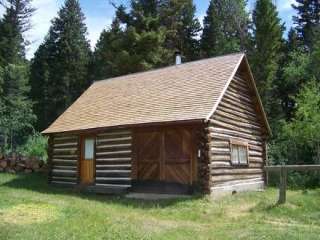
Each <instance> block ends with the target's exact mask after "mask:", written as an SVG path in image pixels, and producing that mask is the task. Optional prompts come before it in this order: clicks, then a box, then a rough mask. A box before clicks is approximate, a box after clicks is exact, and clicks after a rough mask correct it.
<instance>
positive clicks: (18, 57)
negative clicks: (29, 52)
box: [0, 0, 34, 66]
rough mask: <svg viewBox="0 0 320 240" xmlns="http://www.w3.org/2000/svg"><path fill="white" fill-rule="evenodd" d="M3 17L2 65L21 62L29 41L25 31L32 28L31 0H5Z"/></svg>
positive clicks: (0, 32)
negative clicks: (26, 39)
mask: <svg viewBox="0 0 320 240" xmlns="http://www.w3.org/2000/svg"><path fill="white" fill-rule="evenodd" d="M1 4H2V6H4V8H5V13H4V16H3V19H1V20H0V66H5V65H7V64H10V63H11V64H14V63H21V62H23V61H24V60H25V46H26V44H27V42H26V41H25V40H24V38H23V33H24V32H26V31H27V30H29V29H30V17H31V15H32V14H33V12H34V8H32V7H31V0H5V1H3V2H2V3H1Z"/></svg>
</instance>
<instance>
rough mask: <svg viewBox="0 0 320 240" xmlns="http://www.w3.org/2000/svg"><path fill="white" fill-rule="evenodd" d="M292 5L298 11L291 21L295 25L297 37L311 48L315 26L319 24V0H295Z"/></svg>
mask: <svg viewBox="0 0 320 240" xmlns="http://www.w3.org/2000/svg"><path fill="white" fill-rule="evenodd" d="M292 6H293V8H294V9H295V10H296V11H297V12H298V15H297V16H294V17H293V21H294V23H295V24H296V25H297V27H296V28H297V31H298V34H299V37H300V39H301V40H302V41H303V43H304V44H305V45H306V47H307V48H311V47H312V41H313V40H312V39H313V37H314V34H315V32H314V31H315V28H317V27H319V25H320V1H319V0H308V1H306V0H296V4H293V5H292Z"/></svg>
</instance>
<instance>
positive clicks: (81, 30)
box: [31, 0, 91, 127]
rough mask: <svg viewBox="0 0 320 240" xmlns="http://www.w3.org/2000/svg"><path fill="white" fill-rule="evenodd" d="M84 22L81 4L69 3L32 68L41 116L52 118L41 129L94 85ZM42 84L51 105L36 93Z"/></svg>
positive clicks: (66, 2) (75, 0)
mask: <svg viewBox="0 0 320 240" xmlns="http://www.w3.org/2000/svg"><path fill="white" fill-rule="evenodd" d="M84 20H85V17H84V14H83V13H82V11H81V8H80V4H79V1H78V0H66V1H65V4H64V6H63V7H62V8H61V9H60V11H59V12H58V17H56V18H55V19H54V20H53V21H52V26H51V28H50V30H49V33H48V36H47V38H46V40H45V42H44V43H43V46H42V47H41V48H39V49H38V51H37V52H36V53H35V59H33V64H32V69H31V73H32V75H31V81H32V86H33V89H32V93H33V94H32V97H33V99H34V100H35V101H37V109H38V111H43V112H42V113H38V114H40V115H41V116H45V115H46V116H47V118H48V120H46V119H43V120H41V121H43V122H40V123H38V125H39V126H42V127H43V126H45V127H47V126H48V124H49V123H50V122H52V121H53V120H54V119H55V118H56V117H57V116H59V115H60V114H61V113H62V112H63V111H64V110H65V109H66V108H67V107H68V106H69V105H70V104H71V103H72V102H73V101H74V100H75V99H76V98H77V97H79V95H80V94H81V93H82V92H83V91H84V90H85V89H86V88H87V87H88V86H89V84H90V79H89V70H88V69H89V65H90V62H91V50H90V46H89V41H88V40H87V39H86V35H87V28H86V26H85V23H84ZM38 68H39V69H41V71H40V72H38ZM39 81H42V82H41V83H39ZM39 84H40V86H44V87H43V89H41V91H43V93H48V95H47V97H48V99H50V104H49V105H48V106H47V100H46V99H45V98H44V97H42V99H39V95H37V94H36V92H37V90H36V89H35V88H36V87H37V86H39ZM41 109H42V110H41Z"/></svg>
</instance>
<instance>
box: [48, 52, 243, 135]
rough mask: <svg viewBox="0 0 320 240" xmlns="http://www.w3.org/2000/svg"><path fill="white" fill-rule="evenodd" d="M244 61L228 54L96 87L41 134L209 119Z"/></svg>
mask: <svg viewBox="0 0 320 240" xmlns="http://www.w3.org/2000/svg"><path fill="white" fill-rule="evenodd" d="M244 57H245V56H244V54H232V55H226V56H221V57H215V58H210V59H205V60H200V61H195V62H190V63H185V64H181V65H177V66H170V67H166V68H162V69H158V70H152V71H147V72H143V73H136V74H130V75H126V76H121V77H116V78H112V79H107V80H102V81H98V82H95V83H93V84H92V85H91V86H90V87H89V88H88V90H86V91H85V92H84V93H83V94H82V96H80V97H79V98H78V99H77V100H76V101H75V103H73V104H72V105H71V106H70V107H69V108H68V109H67V110H66V111H65V112H64V113H63V114H62V115H61V116H60V117H59V118H58V119H57V120H56V121H55V122H54V123H53V124H52V125H51V126H50V127H49V128H48V129H46V130H45V131H44V132H43V133H57V132H68V131H78V130H85V129H96V128H105V127H113V126H123V125H137V124H147V123H163V122H177V121H188V120H202V119H203V120H205V119H208V118H209V117H210V115H211V114H212V113H213V111H214V109H215V108H216V107H217V105H218V103H219V101H220V100H221V97H222V95H223V93H224V91H225V89H226V88H227V86H228V84H229V83H230V80H231V79H232V78H233V76H234V74H235V73H236V71H237V69H238V67H239V65H240V63H241V62H242V60H243V59H244Z"/></svg>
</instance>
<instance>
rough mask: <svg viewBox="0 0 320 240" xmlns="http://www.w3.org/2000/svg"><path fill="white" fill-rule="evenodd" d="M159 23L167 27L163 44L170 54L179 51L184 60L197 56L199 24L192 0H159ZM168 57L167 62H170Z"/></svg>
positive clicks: (198, 50) (198, 49)
mask: <svg viewBox="0 0 320 240" xmlns="http://www.w3.org/2000/svg"><path fill="white" fill-rule="evenodd" d="M160 2H161V3H160V10H159V11H160V19H161V24H162V25H163V26H164V27H166V29H167V36H166V42H165V46H166V48H167V49H168V50H169V51H170V53H171V56H172V55H173V54H174V53H175V52H177V51H179V52H181V54H182V56H183V60H184V61H191V60H195V59H197V58H199V55H200V45H199V40H198V36H199V34H200V31H201V25H200V23H199V20H198V19H197V18H196V15H195V14H196V7H195V5H194V3H193V1H192V0H164V1H160ZM171 62H172V58H169V62H168V64H171Z"/></svg>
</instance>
